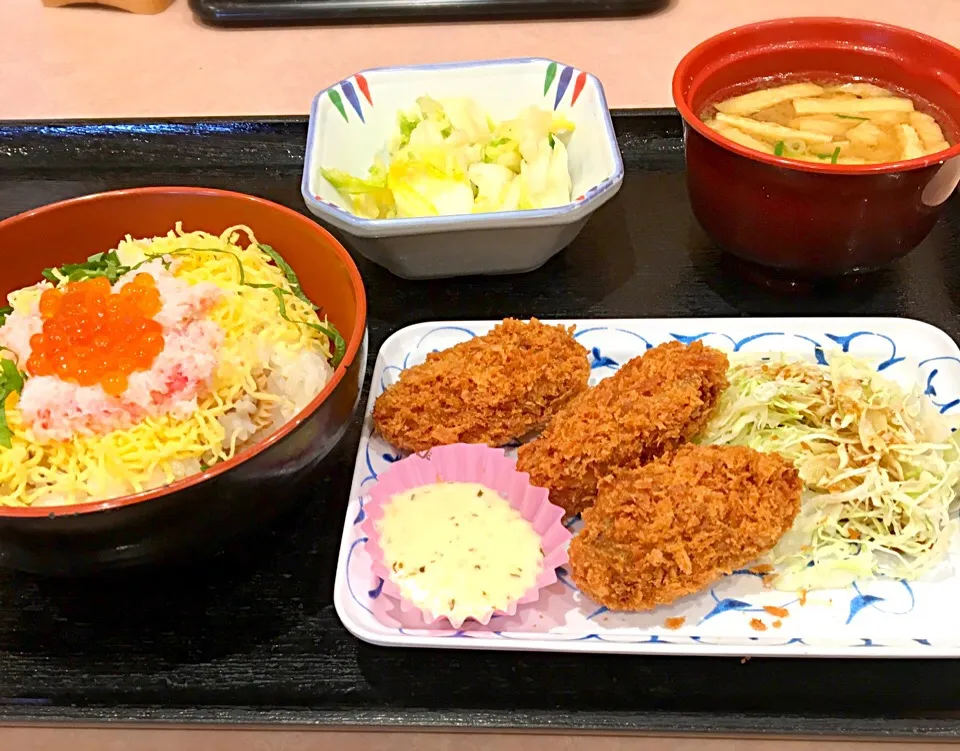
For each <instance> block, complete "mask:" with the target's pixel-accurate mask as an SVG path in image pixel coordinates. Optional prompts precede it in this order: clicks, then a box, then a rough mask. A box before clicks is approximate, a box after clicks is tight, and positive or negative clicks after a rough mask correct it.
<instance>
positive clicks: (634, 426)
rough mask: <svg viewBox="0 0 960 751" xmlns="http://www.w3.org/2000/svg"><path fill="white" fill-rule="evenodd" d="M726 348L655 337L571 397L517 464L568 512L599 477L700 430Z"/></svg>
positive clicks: (588, 500)
mask: <svg viewBox="0 0 960 751" xmlns="http://www.w3.org/2000/svg"><path fill="white" fill-rule="evenodd" d="M728 367H729V362H728V360H727V356H726V355H724V354H723V353H722V352H720V351H719V350H716V349H713V348H711V347H705V346H704V345H703V343H702V342H694V343H693V344H690V345H684V344H681V343H680V342H670V343H668V344H661V345H660V346H659V347H654V348H653V349H650V350H648V351H647V352H646V353H645V354H643V355H642V356H640V357H635V358H634V359H632V360H630V361H629V362H627V363H625V364H624V365H623V366H622V367H621V368H620V369H619V370H618V371H617V372H616V373H614V374H613V375H612V376H610V377H609V378H606V379H604V380H602V381H601V382H600V383H598V384H597V385H596V386H595V387H594V388H592V389H590V390H589V391H587V392H586V393H584V394H582V395H581V396H579V397H577V398H576V399H575V400H573V401H572V402H571V403H570V404H569V405H568V406H567V407H566V408H564V409H563V410H562V411H561V412H560V413H559V414H558V415H557V416H556V417H555V418H554V419H553V421H552V422H551V423H550V424H549V425H548V427H547V429H546V431H544V433H543V435H542V436H540V438H538V439H537V440H535V441H533V442H532V443H530V444H528V445H526V446H522V447H521V448H520V450H519V452H518V453H517V469H519V470H520V471H522V472H528V473H529V474H530V480H531V482H532V483H533V484H534V485H540V486H543V487H545V488H548V489H549V490H550V500H551V502H553V503H555V504H557V505H558V506H562V507H563V509H564V510H565V511H566V512H567V516H568V517H570V516H576V515H577V514H579V513H580V512H581V511H583V510H584V509H586V508H589V507H590V506H591V505H593V502H594V499H595V498H596V495H597V482H598V481H599V480H600V478H602V477H603V476H604V475H607V474H609V473H611V472H613V471H615V470H617V469H622V468H629V467H638V466H640V465H642V464H644V463H646V462H648V461H650V460H652V459H654V458H656V457H658V456H660V455H661V454H663V453H664V452H666V451H670V450H672V449H675V448H677V446H679V445H681V444H682V443H685V442H686V441H688V440H689V439H691V438H693V437H694V436H695V435H696V434H697V433H699V432H700V431H701V430H702V429H703V427H704V426H705V425H706V423H707V420H708V419H709V418H710V415H711V413H712V411H713V408H714V407H715V406H716V404H717V401H718V400H719V399H720V395H721V394H722V393H723V391H724V390H725V389H726V388H727V385H728V381H727V368H728Z"/></svg>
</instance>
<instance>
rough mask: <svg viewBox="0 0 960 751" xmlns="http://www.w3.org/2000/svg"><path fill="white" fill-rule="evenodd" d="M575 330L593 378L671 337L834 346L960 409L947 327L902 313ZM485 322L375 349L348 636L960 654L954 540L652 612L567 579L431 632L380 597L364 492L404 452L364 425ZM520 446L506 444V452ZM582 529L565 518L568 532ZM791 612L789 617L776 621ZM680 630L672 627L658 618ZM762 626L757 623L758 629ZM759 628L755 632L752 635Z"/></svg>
mask: <svg viewBox="0 0 960 751" xmlns="http://www.w3.org/2000/svg"><path fill="white" fill-rule="evenodd" d="M555 323H563V324H566V325H570V324H576V326H577V331H576V334H575V336H576V338H577V340H578V341H579V342H580V343H581V344H583V346H584V347H585V348H586V350H587V357H588V361H589V363H590V367H591V376H590V381H591V383H596V382H597V381H599V380H600V379H602V378H605V377H607V376H608V375H610V374H612V373H614V372H615V371H616V370H617V368H619V367H620V366H621V365H622V364H623V363H625V362H626V361H627V360H629V359H631V358H632V357H636V356H638V355H641V354H643V352H645V351H646V350H647V349H649V348H651V347H653V346H655V345H657V344H659V343H662V342H665V341H670V340H676V341H681V342H685V343H689V342H692V341H695V340H698V339H700V340H703V341H704V343H706V344H709V345H711V346H715V347H717V348H719V349H723V350H724V351H727V352H738V353H746V352H754V353H757V354H758V355H764V354H770V353H779V352H785V353H788V354H792V355H797V356H804V357H807V358H809V359H810V360H811V361H815V362H819V363H821V364H826V363H828V362H829V357H830V355H831V353H832V352H836V351H842V352H849V353H852V354H857V355H860V356H864V357H869V358H870V359H871V360H872V361H874V362H875V363H876V364H877V369H878V370H880V371H882V372H883V374H884V375H885V376H886V377H888V378H893V379H894V380H897V381H898V382H900V383H901V384H903V385H904V386H910V385H912V384H917V383H918V384H920V385H921V386H922V387H923V388H924V390H925V393H926V394H927V396H928V397H929V398H930V399H931V401H932V402H933V403H934V404H936V406H937V407H938V409H940V410H941V412H943V413H945V414H960V350H958V348H957V346H956V344H955V343H954V342H953V341H952V340H951V339H950V338H949V337H948V336H947V335H946V334H944V333H943V332H942V331H940V330H938V329H935V328H933V327H931V326H928V325H926V324H923V323H919V322H916V321H910V320H904V319H837V320H827V319H802V318H797V319H776V320H771V319H767V320H764V319H715V320H704V319H697V320H683V319H672V320H596V319H593V320H582V321H557V322H555ZM493 325H495V323H494V322H490V321H471V322H444V323H433V324H430V323H425V324H418V325H415V326H411V327H409V328H406V329H403V330H401V331H399V332H397V333H396V334H395V335H394V336H392V337H391V338H390V339H388V340H387V342H385V343H384V345H383V347H382V349H381V351H380V354H379V357H378V359H377V364H376V368H375V370H374V376H373V381H372V383H373V388H372V390H371V391H372V393H371V394H370V401H369V404H368V406H367V419H366V421H365V423H364V429H363V435H362V437H361V441H360V446H359V450H358V453H357V465H356V470H355V473H354V481H353V488H352V491H351V498H350V506H349V508H348V511H347V516H346V523H345V526H344V534H343V541H342V545H341V553H340V560H339V565H338V570H337V580H336V591H335V597H334V600H335V603H336V607H337V612H338V613H339V614H340V617H341V619H342V620H343V621H344V623H345V624H346V625H347V627H348V628H350V630H351V631H352V632H353V633H354V634H356V635H357V636H359V637H360V638H363V639H365V640H367V641H371V642H375V643H378V644H387V645H408V646H437V645H439V644H441V643H442V644H443V645H444V646H448V647H450V646H454V645H459V646H463V647H472V648H488V649H537V650H556V651H587V652H589V651H600V652H622V653H674V654H678V653H683V654H736V655H749V654H757V655H762V654H778V655H839V656H857V655H862V653H863V649H865V648H867V649H869V650H870V652H871V654H874V655H876V656H936V655H951V656H960V636H955V635H954V629H953V627H952V624H954V623H955V622H956V618H955V617H954V616H953V614H952V603H953V602H956V601H957V600H958V598H960V577H957V576H955V575H954V570H953V569H954V566H955V565H960V546H957V548H956V552H953V550H952V551H951V555H950V556H949V561H948V562H946V563H945V564H944V565H943V566H941V567H940V568H938V569H937V570H936V571H935V572H933V573H932V574H931V575H930V576H928V577H926V578H925V579H923V580H920V581H918V582H913V583H907V582H901V581H879V580H871V581H867V582H862V583H858V584H856V585H854V586H852V587H850V588H849V589H846V590H830V591H824V592H816V593H809V594H803V595H801V596H798V595H797V594H796V593H791V592H781V591H777V590H774V589H768V588H766V587H765V586H764V577H763V575H762V573H761V572H758V571H755V570H750V569H743V570H738V571H734V572H733V573H732V574H731V575H729V576H727V577H724V578H723V579H722V580H720V581H719V582H717V583H716V584H715V586H713V587H712V588H710V589H708V590H707V591H705V592H701V593H698V594H696V595H691V596H689V597H686V598H683V599H682V600H680V601H679V602H677V603H674V604H673V605H671V606H670V607H665V608H659V609H657V610H656V611H654V612H653V613H626V614H624V613H612V612H610V611H608V610H607V609H606V608H603V607H601V606H599V605H597V604H596V603H593V602H591V601H589V600H588V599H587V598H585V597H583V596H582V595H580V593H579V592H578V591H577V589H576V587H575V586H574V584H573V582H572V581H571V579H570V577H569V574H568V573H567V572H566V571H564V570H562V569H561V570H560V571H559V572H558V574H559V575H558V581H557V583H556V584H554V585H553V586H552V587H550V588H548V589H547V590H545V592H544V595H543V596H542V597H541V599H540V601H539V602H538V603H536V604H535V605H528V606H526V607H525V608H521V609H520V611H519V612H518V613H517V615H516V616H511V617H501V618H495V619H493V620H492V621H491V622H490V624H489V625H488V626H485V627H483V626H480V625H479V624H473V625H472V626H471V625H469V624H467V625H465V626H464V627H463V628H461V629H460V630H453V629H446V630H444V629H438V628H433V629H430V628H427V627H426V626H425V625H424V624H423V623H417V622H416V620H415V618H414V619H413V620H411V616H410V615H409V614H401V613H400V612H399V608H397V607H395V604H394V603H392V602H391V601H390V598H388V597H383V596H381V591H382V582H381V581H379V580H378V579H375V578H374V577H373V576H372V574H371V573H370V567H369V566H370V564H369V558H368V557H367V555H366V552H365V550H364V548H363V542H364V538H363V537H362V536H360V533H359V526H358V525H359V523H360V522H361V521H362V520H363V518H364V511H363V493H364V487H365V486H366V485H368V484H370V483H372V482H375V481H376V479H377V476H378V474H379V473H380V472H382V471H384V470H385V469H386V468H387V467H389V466H390V465H391V464H392V463H393V462H395V461H397V460H398V459H399V458H401V454H400V453H398V452H397V451H396V450H395V449H394V448H393V447H392V446H390V445H389V444H387V443H385V442H384V441H383V439H382V438H380V437H379V436H377V435H375V434H374V433H373V429H372V428H373V425H372V419H371V418H370V412H371V410H372V407H373V400H374V399H375V398H376V397H377V396H378V395H379V394H380V393H381V392H382V391H383V390H384V389H386V388H387V387H388V386H389V385H390V384H391V383H393V382H394V381H396V380H397V378H398V377H399V374H400V373H401V371H402V370H403V369H404V368H407V367H411V366H412V365H416V364H418V363H420V362H423V360H424V359H425V358H426V356H427V355H428V354H429V353H430V352H435V351H438V350H442V349H445V348H447V347H450V346H453V345H454V344H456V343H458V342H461V341H466V340H468V339H469V338H471V337H473V336H476V335H479V334H483V333H485V332H486V331H488V330H489V329H490V328H491V327H492V326H493ZM514 449H515V447H508V448H507V450H508V452H512V451H513V450H514ZM578 527H579V521H578V520H577V521H574V522H573V524H572V529H574V531H575V530H576V529H577V528H578ZM784 613H786V615H784ZM668 618H669V619H671V620H672V621H673V624H676V623H680V624H681V625H680V626H679V627H678V628H674V629H671V628H667V625H666V624H667V619H668ZM758 623H759V624H761V625H760V626H758V625H757V624H758ZM758 628H762V629H764V630H758Z"/></svg>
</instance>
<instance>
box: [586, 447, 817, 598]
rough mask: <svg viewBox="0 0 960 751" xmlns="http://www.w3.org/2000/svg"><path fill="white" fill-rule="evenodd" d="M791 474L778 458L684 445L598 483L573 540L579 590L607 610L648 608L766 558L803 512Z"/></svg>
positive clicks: (796, 478)
mask: <svg viewBox="0 0 960 751" xmlns="http://www.w3.org/2000/svg"><path fill="white" fill-rule="evenodd" d="M801 492H802V484H801V482H800V477H799V475H798V473H797V470H796V469H795V468H794V467H793V466H792V465H791V464H790V463H789V462H787V461H786V460H785V459H783V458H782V457H780V456H779V455H777V454H762V453H760V452H758V451H754V450H753V449H749V448H746V447H743V446H695V445H692V444H688V445H686V446H684V447H683V448H681V449H679V450H678V451H677V452H676V453H675V454H672V455H669V456H665V457H661V458H660V459H657V460H656V461H654V462H651V463H650V464H647V465H645V466H643V467H641V468H639V469H635V470H626V471H623V472H621V473H619V474H618V475H615V476H610V477H605V478H604V479H603V480H601V482H600V487H599V494H598V496H597V502H596V504H595V505H594V506H593V508H592V509H588V510H587V511H585V512H584V513H583V520H584V528H583V530H582V531H581V532H580V534H579V535H577V536H576V537H575V538H574V539H573V541H572V542H571V543H570V568H571V575H572V577H573V581H574V582H575V583H576V585H577V587H579V589H580V591H581V592H583V593H584V594H585V595H587V596H588V597H590V598H591V599H592V600H595V601H596V602H598V603H599V604H601V605H605V606H606V607H608V608H610V609H611V610H652V609H653V608H655V607H657V606H658V605H665V604H667V603H671V602H673V601H674V600H676V599H678V598H680V597H683V596H684V595H688V594H691V593H693V592H698V591H700V590H702V589H703V588H704V587H706V586H708V585H709V584H710V583H711V582H713V581H716V580H717V579H719V578H720V577H721V576H722V575H724V574H727V573H729V572H731V571H733V570H734V569H736V568H741V567H743V566H745V565H747V564H749V563H751V562H752V561H754V560H756V559H757V558H758V557H759V556H761V555H763V554H764V553H766V552H767V551H769V550H770V549H771V548H772V547H773V546H774V545H775V544H776V543H777V541H778V540H779V539H780V538H781V536H782V535H783V534H784V532H786V531H787V530H788V529H789V528H790V526H791V525H792V524H793V520H794V518H795V517H796V516H797V513H798V512H799V511H800V495H801Z"/></svg>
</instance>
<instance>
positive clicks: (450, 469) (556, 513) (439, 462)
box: [360, 443, 572, 628]
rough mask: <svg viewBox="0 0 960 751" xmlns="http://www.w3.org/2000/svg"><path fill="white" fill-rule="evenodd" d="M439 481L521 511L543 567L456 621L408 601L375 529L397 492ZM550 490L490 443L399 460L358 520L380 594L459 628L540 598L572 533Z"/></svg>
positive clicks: (440, 448) (459, 445)
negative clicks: (491, 604) (513, 596)
mask: <svg viewBox="0 0 960 751" xmlns="http://www.w3.org/2000/svg"><path fill="white" fill-rule="evenodd" d="M440 481H443V482H469V483H479V484H481V485H485V486H486V487H488V488H490V489H491V490H494V491H496V492H497V493H498V494H499V495H500V497H501V498H503V499H504V500H506V501H507V502H508V503H509V504H510V505H511V506H513V508H515V509H516V510H517V511H519V512H520V515H521V516H522V517H523V518H524V519H526V520H527V521H528V522H530V524H532V525H533V528H534V530H535V531H536V533H537V534H538V535H540V547H541V548H542V549H543V569H542V570H541V571H540V574H539V575H538V576H537V580H536V582H535V583H534V585H533V586H532V587H530V589H528V590H527V591H526V592H525V593H524V594H523V595H522V596H521V597H520V598H519V599H517V600H515V601H514V602H511V603H510V604H509V605H508V606H507V607H506V609H504V610H498V609H495V608H491V609H490V610H489V611H488V612H486V613H481V614H478V615H472V616H469V617H468V618H466V619H463V620H460V621H459V622H457V619H456V618H449V617H448V616H446V615H438V614H436V613H433V612H431V611H429V610H428V609H425V608H421V607H419V606H417V605H415V604H414V603H412V602H410V601H409V600H408V599H406V598H405V597H404V596H403V595H402V594H401V593H400V588H399V586H397V584H396V583H394V581H393V580H392V579H391V578H390V577H391V574H392V572H391V571H390V570H389V568H388V567H387V565H386V563H385V561H384V554H383V548H382V547H381V546H380V532H379V531H378V530H377V522H378V521H379V520H380V519H382V518H383V511H384V507H385V506H387V505H388V504H389V503H390V501H391V499H392V498H393V497H394V496H395V495H397V494H399V493H403V492H406V491H408V490H413V489H414V488H419V487H423V486H424V485H432V484H434V483H436V482H440ZM549 495H550V494H549V492H548V491H547V489H546V488H540V487H537V486H536V485H531V484H530V475H528V474H527V473H526V472H518V471H517V468H516V463H515V462H514V460H513V459H510V458H509V457H508V456H506V455H505V454H504V452H503V451H502V450H500V449H495V448H490V447H489V446H484V445H480V444H472V443H455V444H451V445H449V446H438V447H436V448H432V449H430V450H429V451H427V452H425V453H423V454H412V455H411V456H408V457H407V458H406V459H402V460H400V461H398V462H397V463H396V464H394V465H392V466H391V467H390V469H389V470H387V471H386V472H384V473H383V474H381V475H380V477H379V478H378V479H377V482H376V483H375V484H374V485H371V486H370V488H369V490H368V492H367V501H366V503H365V504H364V507H363V509H364V512H365V518H364V520H363V522H362V523H361V525H360V529H361V531H362V532H363V534H364V535H365V536H366V537H367V542H366V543H365V547H366V550H367V552H368V553H369V554H370V558H371V560H372V561H373V564H372V568H373V573H374V575H375V576H378V577H380V579H382V580H383V594H385V595H387V596H388V597H391V598H393V599H395V600H397V601H398V602H399V603H400V609H401V610H402V611H403V612H410V611H419V612H420V613H421V615H422V617H423V619H424V621H425V622H426V623H427V624H428V625H430V624H434V623H436V622H437V621H442V620H445V621H449V622H450V624H451V625H452V626H453V627H454V628H460V627H461V626H462V625H463V623H464V620H476V621H479V622H480V623H481V624H483V625H486V624H487V623H489V622H490V619H491V618H492V617H493V616H494V615H514V614H515V613H516V612H517V606H519V605H523V604H525V603H529V602H536V601H537V600H538V599H539V598H540V592H541V590H542V589H543V588H544V587H548V586H550V585H551V584H553V583H554V582H556V581H557V568H559V567H560V566H563V565H565V564H566V563H567V560H568V558H567V543H568V542H569V541H570V538H571V537H572V535H571V534H570V532H569V530H567V528H566V527H564V526H563V523H562V519H563V509H562V508H560V507H559V506H555V505H553V504H552V503H550V499H549Z"/></svg>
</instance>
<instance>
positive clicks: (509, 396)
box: [373, 318, 590, 451]
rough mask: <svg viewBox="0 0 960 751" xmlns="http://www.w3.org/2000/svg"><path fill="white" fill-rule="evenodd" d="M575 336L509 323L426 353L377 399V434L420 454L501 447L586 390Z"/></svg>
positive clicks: (583, 357)
mask: <svg viewBox="0 0 960 751" xmlns="http://www.w3.org/2000/svg"><path fill="white" fill-rule="evenodd" d="M573 330H574V329H573V327H570V328H569V329H568V328H564V327H562V326H548V325H546V324H543V323H541V322H540V321H538V320H537V319H535V318H533V319H531V320H530V321H529V322H524V321H518V320H515V319H511V318H508V319H507V320H505V321H503V323H501V324H499V325H497V326H496V328H494V329H493V330H492V331H490V333H488V334H485V335H484V336H478V337H475V338H473V339H470V340H469V341H466V342H463V343H461V344H457V345H456V346H454V347H451V348H450V349H446V350H443V351H442V352H434V353H432V354H430V355H428V356H427V360H426V362H424V363H423V364H422V365H417V366H414V367H412V368H408V369H407V370H404V371H403V372H402V373H401V374H400V380H399V381H397V383H395V384H393V385H392V386H390V387H389V388H388V389H387V390H386V391H384V392H383V393H382V394H381V395H380V396H379V397H377V400H376V403H375V404H374V408H373V419H374V423H375V425H376V428H377V430H378V431H379V432H380V434H381V435H382V436H383V437H384V438H385V439H386V440H388V441H389V442H390V443H391V444H393V445H394V446H396V447H397V448H399V449H403V450H405V451H425V450H426V449H429V448H431V447H433V446H441V445H444V444H448V443H486V444H489V445H490V446H503V445H504V444H506V443H509V442H510V441H512V440H514V439H516V438H521V437H523V436H525V435H527V434H528V433H530V432H531V431H534V430H537V429H539V428H541V427H543V425H545V424H546V423H547V422H548V421H549V420H550V418H551V417H553V415H555V414H556V413H557V411H558V410H559V409H560V408H561V407H563V406H564V405H565V404H567V403H568V402H569V401H570V400H571V399H573V398H574V397H575V396H577V395H578V394H580V393H582V392H583V391H584V390H586V388H587V379H588V378H589V377H590V364H589V361H588V359H587V350H586V349H584V347H583V346H582V345H581V344H580V343H579V342H577V341H576V340H575V339H574V338H573Z"/></svg>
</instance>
